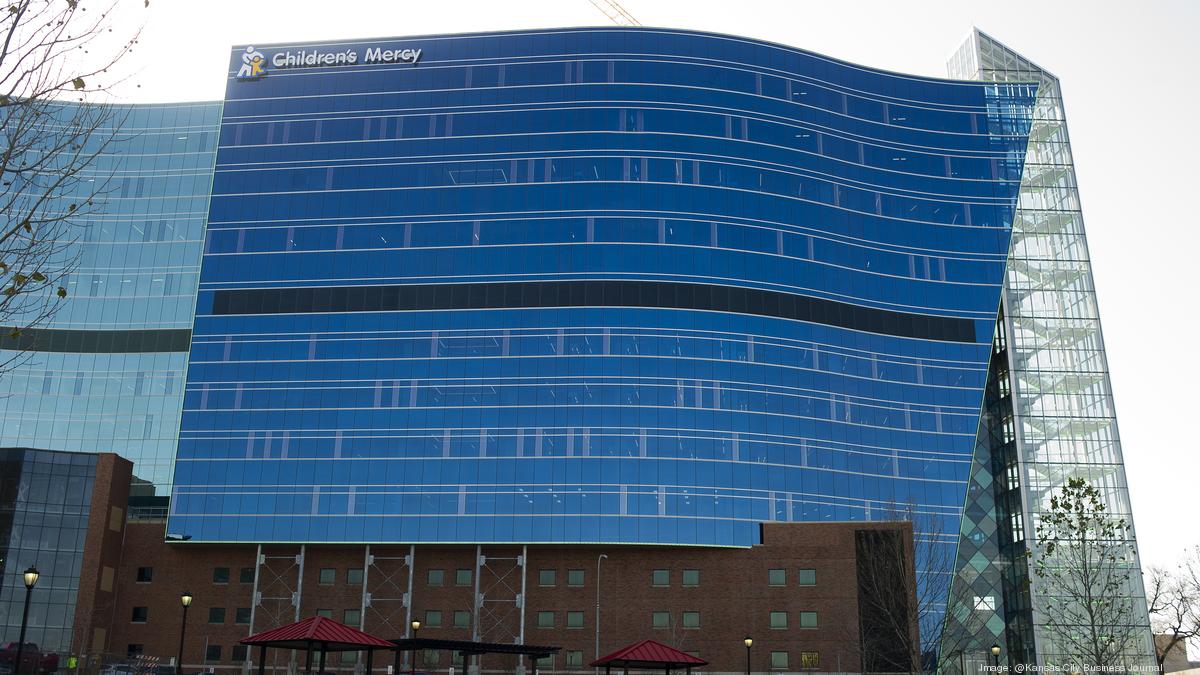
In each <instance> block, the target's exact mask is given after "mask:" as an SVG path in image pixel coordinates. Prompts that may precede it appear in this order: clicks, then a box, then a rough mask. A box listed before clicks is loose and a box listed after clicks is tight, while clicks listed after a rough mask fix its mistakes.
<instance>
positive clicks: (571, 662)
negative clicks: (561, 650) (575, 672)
mask: <svg viewBox="0 0 1200 675" xmlns="http://www.w3.org/2000/svg"><path fill="white" fill-rule="evenodd" d="M567 667H568V668H582V667H583V652H579V651H568V652H567Z"/></svg>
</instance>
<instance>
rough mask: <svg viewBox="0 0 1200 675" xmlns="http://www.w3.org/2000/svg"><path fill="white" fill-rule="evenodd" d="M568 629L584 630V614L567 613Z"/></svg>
mask: <svg viewBox="0 0 1200 675" xmlns="http://www.w3.org/2000/svg"><path fill="white" fill-rule="evenodd" d="M567 628H583V612H567Z"/></svg>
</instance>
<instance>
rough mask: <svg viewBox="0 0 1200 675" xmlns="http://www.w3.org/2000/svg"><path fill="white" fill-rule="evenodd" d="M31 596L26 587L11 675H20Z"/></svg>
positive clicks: (31, 593) (31, 590)
mask: <svg viewBox="0 0 1200 675" xmlns="http://www.w3.org/2000/svg"><path fill="white" fill-rule="evenodd" d="M31 595H33V589H32V588H30V587H29V586H26V587H25V610H24V611H23V612H22V613H21V639H20V640H18V641H17V660H16V661H15V662H14V663H13V673H15V675H21V657H22V656H23V655H24V653H25V628H26V627H27V626H28V624H29V596H31ZM184 611H186V610H184Z"/></svg>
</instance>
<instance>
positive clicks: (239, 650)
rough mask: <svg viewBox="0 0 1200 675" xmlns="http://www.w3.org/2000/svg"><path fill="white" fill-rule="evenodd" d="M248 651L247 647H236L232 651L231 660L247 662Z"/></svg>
mask: <svg viewBox="0 0 1200 675" xmlns="http://www.w3.org/2000/svg"><path fill="white" fill-rule="evenodd" d="M246 650H247V647H246V645H234V646H233V649H231V650H230V653H229V658H230V659H231V660H233V661H234V662H240V661H245V660H246Z"/></svg>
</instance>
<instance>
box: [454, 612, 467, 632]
mask: <svg viewBox="0 0 1200 675" xmlns="http://www.w3.org/2000/svg"><path fill="white" fill-rule="evenodd" d="M454 627H455V628H470V627H471V613H470V612H468V611H467V610H465V609H456V610H454Z"/></svg>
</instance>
